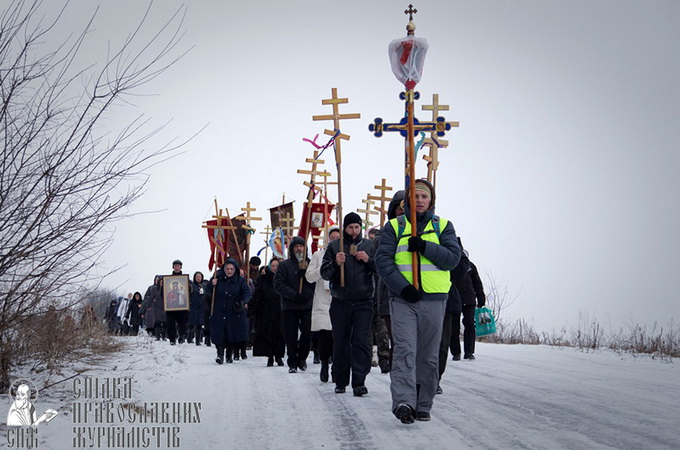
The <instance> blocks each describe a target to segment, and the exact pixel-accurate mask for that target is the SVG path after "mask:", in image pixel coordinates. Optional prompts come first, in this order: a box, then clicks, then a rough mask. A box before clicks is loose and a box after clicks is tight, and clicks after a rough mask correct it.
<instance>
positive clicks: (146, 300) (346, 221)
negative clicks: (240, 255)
mask: <svg viewBox="0 0 680 450" xmlns="http://www.w3.org/2000/svg"><path fill="white" fill-rule="evenodd" d="M409 198H410V195H409V192H408V191H406V192H405V191H399V192H397V193H396V194H395V195H394V197H393V198H392V200H391V202H390V205H389V208H388V212H387V213H388V214H387V215H388V222H387V223H386V224H385V225H384V226H383V227H382V229H380V230H377V229H374V230H371V233H370V234H369V237H368V238H366V237H364V235H363V226H362V225H363V224H362V220H361V217H360V216H359V215H358V214H356V213H354V212H350V213H349V214H347V215H345V217H344V218H343V221H342V228H340V227H337V226H334V227H330V228H329V229H328V231H327V233H328V234H327V236H326V245H325V248H322V249H320V250H319V251H317V252H316V253H314V254H313V255H311V257H310V255H309V254H308V251H307V243H306V241H305V239H304V238H302V237H299V236H296V237H293V238H292V239H291V240H290V242H289V246H288V257H287V258H286V259H284V260H279V259H278V258H272V259H271V260H270V261H268V262H267V264H266V265H265V266H263V267H260V266H261V260H260V258H258V257H253V258H251V259H250V261H249V265H248V267H247V268H245V270H247V271H248V272H247V273H246V272H245V270H244V268H240V267H239V264H238V262H237V261H236V260H234V259H232V258H227V259H226V261H225V262H224V264H222V266H221V267H220V268H219V269H218V270H217V271H216V272H215V275H214V276H213V277H212V278H211V279H209V280H206V279H205V277H204V276H203V274H202V273H201V272H195V273H194V275H193V278H192V280H191V281H190V282H189V284H188V290H189V292H188V298H189V302H188V305H186V307H177V308H168V307H167V304H166V302H164V300H163V299H164V298H167V297H168V295H169V294H170V293H171V292H168V294H167V295H166V294H165V291H164V290H165V289H166V288H167V289H173V290H176V289H177V287H176V286H172V287H171V288H170V287H166V286H163V278H164V277H163V276H161V275H156V276H155V277H154V282H153V284H152V285H151V286H149V287H148V289H147V290H146V293H145V294H144V296H143V297H142V296H141V294H140V293H139V292H135V293H134V294H129V295H128V297H127V298H121V299H120V301H113V302H112V303H111V306H110V308H109V311H108V312H107V320H108V321H109V324H110V327H109V329H110V330H111V332H115V333H118V334H123V335H125V334H137V332H138V329H139V327H140V326H144V327H145V329H146V331H147V332H148V333H149V334H150V335H152V336H154V337H155V339H156V340H157V341H164V340H168V341H169V342H170V344H171V345H176V344H177V343H179V344H182V343H184V342H187V343H195V344H196V345H202V344H205V345H207V346H211V345H214V346H215V350H216V357H215V362H216V363H217V364H220V365H221V364H224V363H233V362H234V361H236V360H239V359H246V358H247V349H249V348H252V356H254V357H266V358H267V363H266V365H267V366H269V367H272V366H274V365H276V366H284V365H285V366H287V367H288V372H289V373H297V372H305V371H307V360H308V359H309V356H310V354H313V361H314V363H316V364H320V371H319V378H320V380H321V381H322V382H324V383H327V382H329V381H331V382H332V383H333V384H334V390H335V392H336V393H337V394H343V393H345V392H346V391H347V389H348V388H351V391H352V393H353V395H354V396H356V397H362V396H364V395H367V394H368V387H367V383H366V381H367V376H368V374H369V372H370V370H371V368H372V367H374V366H378V367H379V368H380V371H381V372H382V373H389V374H390V381H391V395H392V412H393V414H394V415H395V416H396V417H397V418H398V419H399V420H400V421H401V422H402V423H406V424H408V423H413V422H414V421H415V420H419V421H427V420H430V410H431V408H432V405H433V399H434V397H435V395H436V394H441V393H442V389H441V386H440V382H439V381H440V379H441V377H442V375H443V373H444V371H445V369H446V362H447V359H448V356H449V352H450V353H451V355H452V356H453V360H454V361H458V360H460V359H461V354H462V358H463V359H465V360H469V361H471V360H474V359H475V355H474V351H475V323H474V311H475V308H476V307H482V306H484V304H485V299H486V296H485V294H484V289H483V285H482V282H481V279H480V277H479V273H478V271H477V268H476V266H475V265H474V264H473V263H472V262H471V261H470V260H469V257H468V253H467V251H465V250H464V249H463V246H462V242H461V240H460V238H458V237H457V236H456V232H455V230H454V227H453V224H452V222H451V221H450V220H447V219H445V218H440V217H439V216H437V215H436V214H435V213H434V211H435V191H434V188H433V186H432V185H431V184H430V183H428V182H427V181H426V180H417V181H416V183H415V203H414V204H413V205H411V204H410V202H409ZM412 209H415V216H416V222H415V223H413V224H412V223H411V220H410V217H411V211H412ZM412 227H413V228H415V230H416V232H415V234H413V235H412V231H411V229H412ZM172 268H173V271H172V274H171V275H172V276H180V275H182V262H181V261H180V260H175V261H173V264H172ZM187 278H188V276H187ZM185 295H186V294H185ZM461 316H462V323H463V327H464V331H463V349H462V352H461V346H460V325H461ZM374 345H375V346H376V347H377V362H376V361H374V356H373V347H374ZM251 346H252V347H251ZM284 357H285V361H284Z"/></svg>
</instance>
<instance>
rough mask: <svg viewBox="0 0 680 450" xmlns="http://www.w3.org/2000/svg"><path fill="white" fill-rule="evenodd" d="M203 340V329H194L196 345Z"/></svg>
mask: <svg viewBox="0 0 680 450" xmlns="http://www.w3.org/2000/svg"><path fill="white" fill-rule="evenodd" d="M202 340H203V329H202V328H200V327H199V328H196V345H201V341H202Z"/></svg>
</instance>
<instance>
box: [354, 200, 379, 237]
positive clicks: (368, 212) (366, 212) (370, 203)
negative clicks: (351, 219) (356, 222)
mask: <svg viewBox="0 0 680 450" xmlns="http://www.w3.org/2000/svg"><path fill="white" fill-rule="evenodd" d="M370 196H371V195H370V194H366V198H365V199H362V200H361V203H363V204H365V205H366V208H364V209H357V212H358V213H363V214H364V224H365V225H366V228H365V229H364V237H366V236H368V229H369V227H371V225H373V222H371V214H378V213H377V211H373V210H372V209H371V206H373V204H374V203H375V202H374V201H373V200H371V199H370Z"/></svg>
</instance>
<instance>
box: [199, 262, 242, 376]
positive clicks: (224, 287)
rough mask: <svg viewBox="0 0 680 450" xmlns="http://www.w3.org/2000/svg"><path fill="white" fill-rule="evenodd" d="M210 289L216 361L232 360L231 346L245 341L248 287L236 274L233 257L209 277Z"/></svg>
mask: <svg viewBox="0 0 680 450" xmlns="http://www.w3.org/2000/svg"><path fill="white" fill-rule="evenodd" d="M209 286H210V288H209V292H207V295H211V296H212V294H213V291H214V299H215V300H214V302H213V305H212V311H211V315H210V339H211V340H212V342H213V343H214V344H215V347H216V348H217V357H216V358H215V362H216V363H217V364H222V363H223V362H224V361H225V360H226V362H228V363H231V362H233V353H234V349H238V348H240V346H241V344H242V343H245V342H246V341H247V340H248V322H247V320H246V310H247V306H246V305H247V304H248V302H249V301H250V288H249V287H248V283H247V282H246V279H245V278H244V277H242V276H241V275H240V274H239V267H238V263H237V262H236V260H234V259H233V258H227V260H226V261H225V262H224V264H223V265H222V268H221V269H220V270H218V271H217V273H216V274H215V278H213V279H212V280H211V283H210V285H209Z"/></svg>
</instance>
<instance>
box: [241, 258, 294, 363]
mask: <svg viewBox="0 0 680 450" xmlns="http://www.w3.org/2000/svg"><path fill="white" fill-rule="evenodd" d="M279 263H280V261H279V260H278V258H272V260H271V261H270V262H269V264H268V265H267V267H266V268H265V273H264V274H263V275H260V276H259V277H258V279H257V283H255V292H254V293H253V299H252V300H251V301H250V304H248V314H249V316H250V317H251V318H252V319H253V322H254V325H255V338H254V341H253V356H266V357H267V366H268V367H272V366H273V365H274V360H276V364H277V365H279V366H283V355H284V354H285V351H286V344H285V340H284V338H283V329H282V327H281V296H280V295H279V294H277V293H276V290H274V275H275V274H276V271H277V270H278V269H279Z"/></svg>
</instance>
